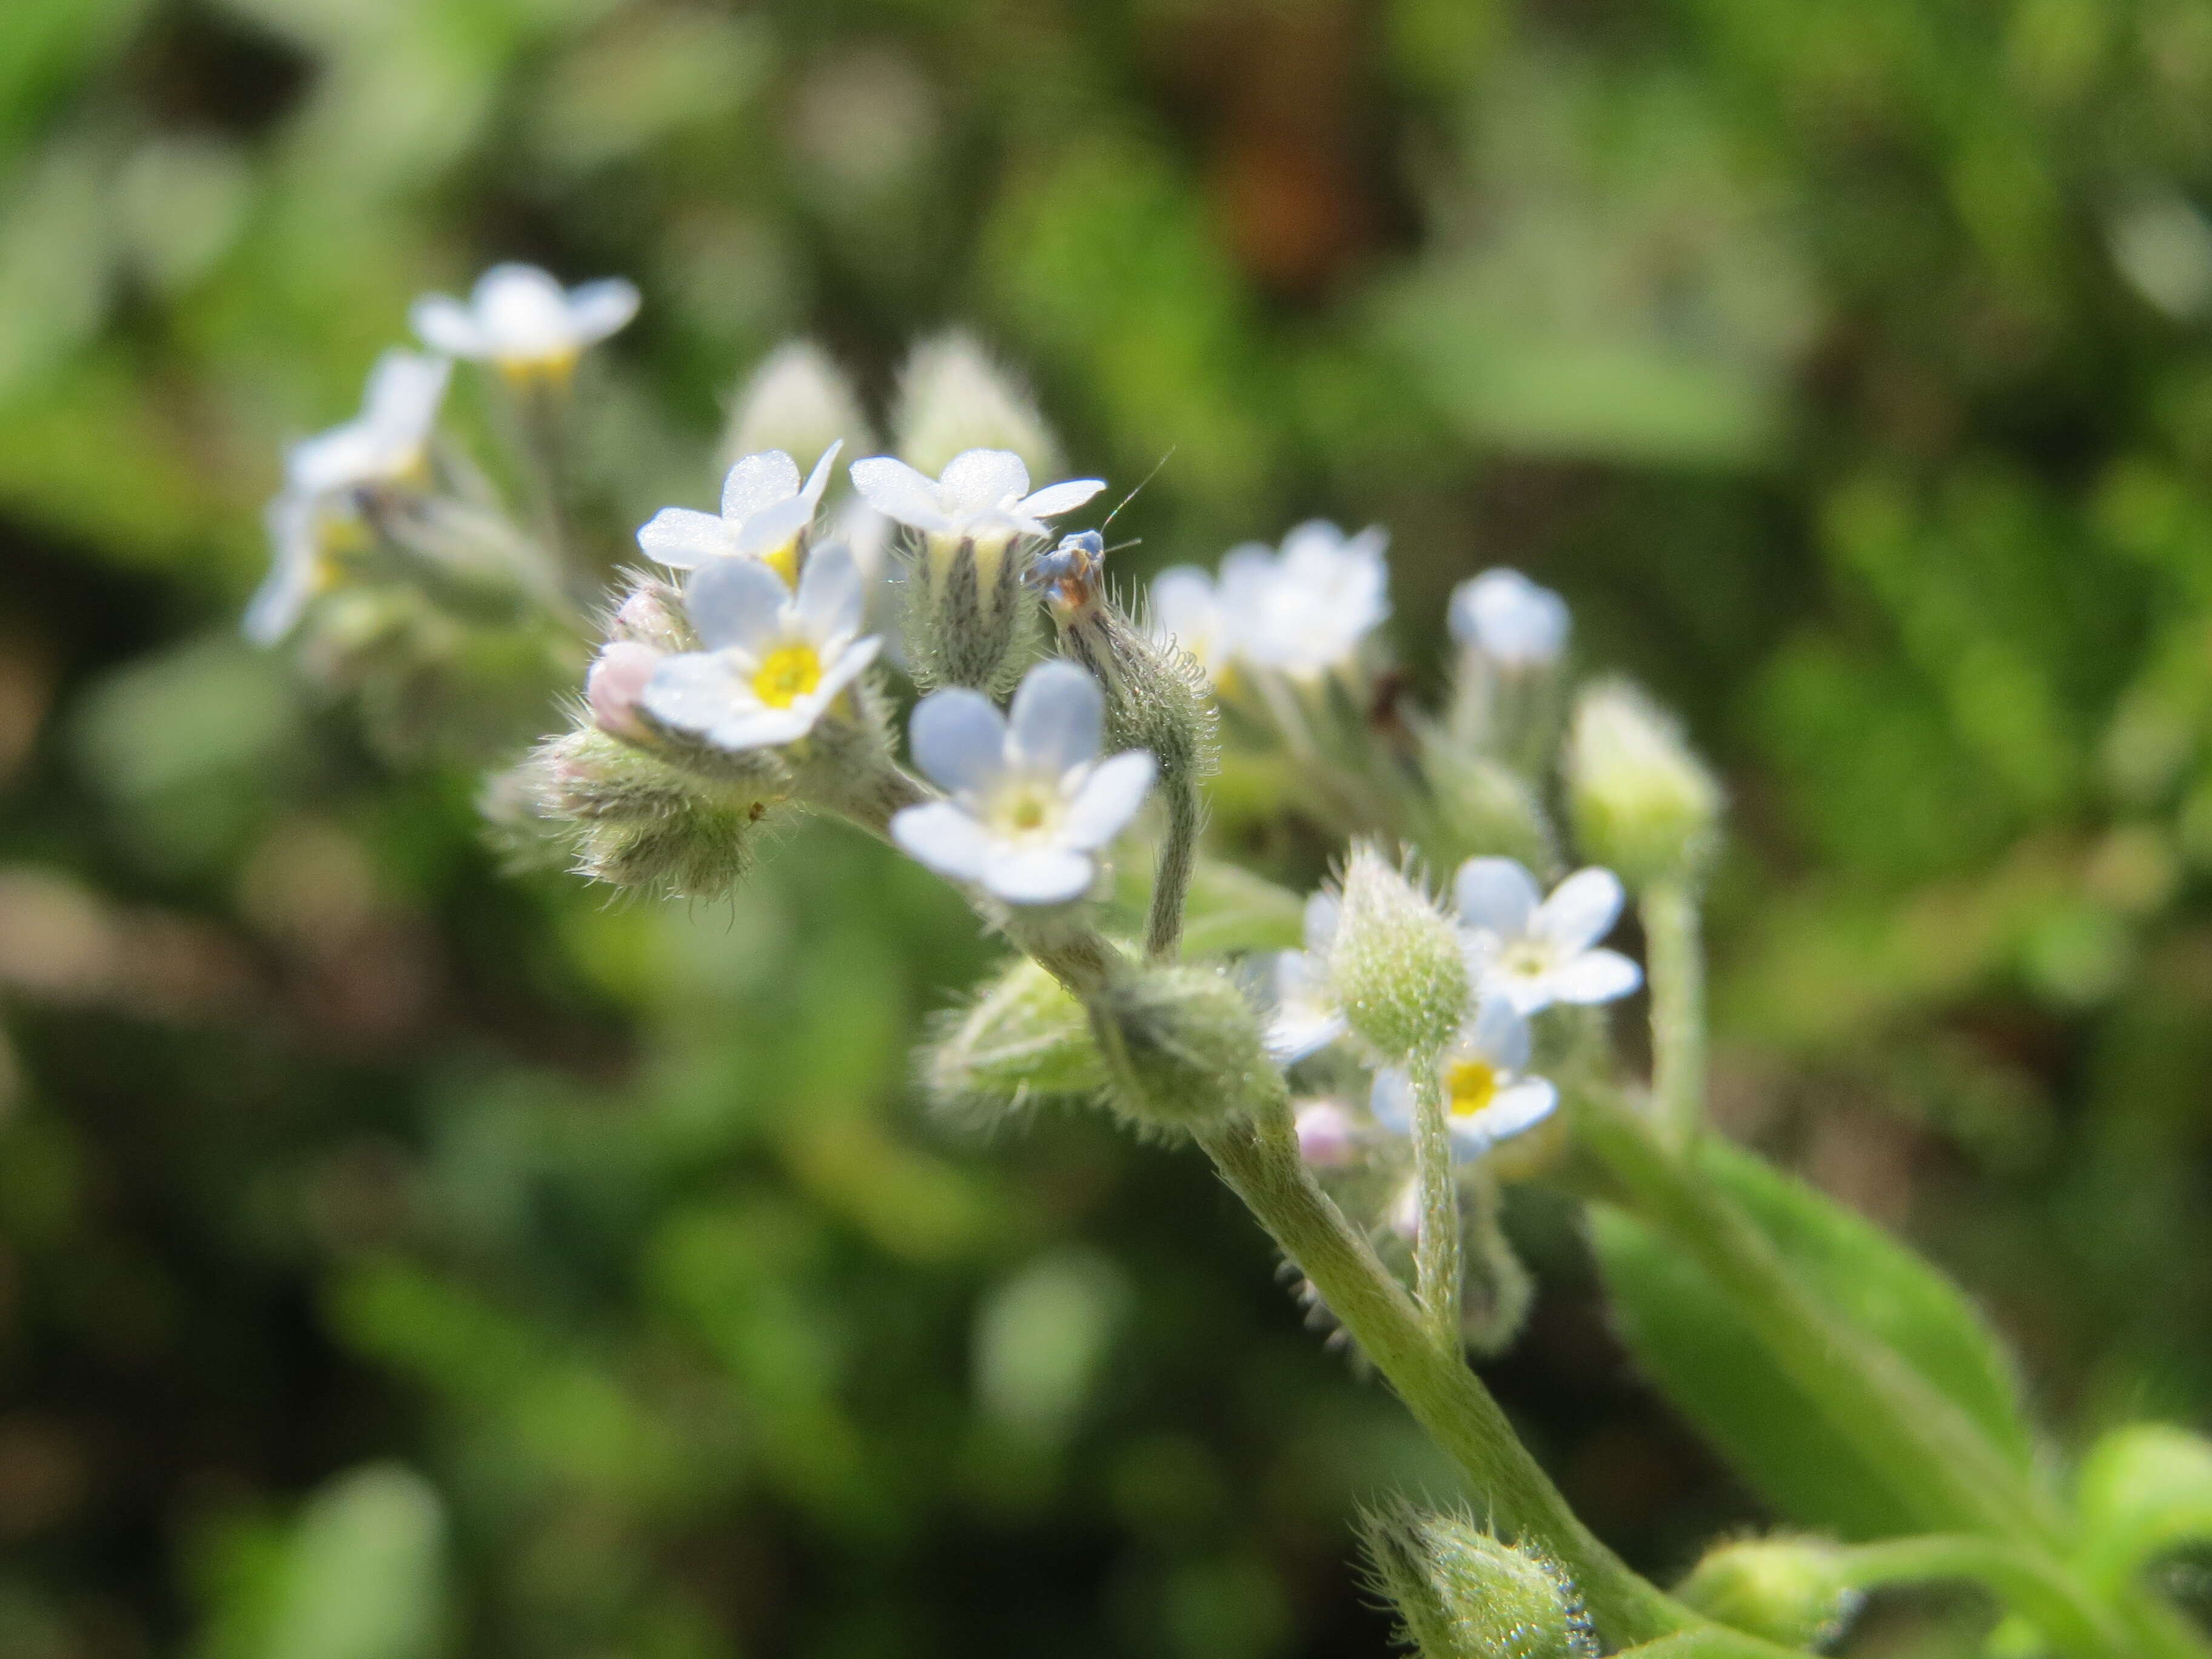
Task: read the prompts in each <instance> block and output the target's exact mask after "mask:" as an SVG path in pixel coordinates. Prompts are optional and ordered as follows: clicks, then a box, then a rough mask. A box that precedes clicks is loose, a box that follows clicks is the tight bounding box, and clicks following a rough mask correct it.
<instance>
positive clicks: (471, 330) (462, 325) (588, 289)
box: [408, 264, 638, 376]
mask: <svg viewBox="0 0 2212 1659" xmlns="http://www.w3.org/2000/svg"><path fill="white" fill-rule="evenodd" d="M637 304H638V295H637V289H636V288H635V285H633V284H632V283H627V282H625V281H623V279H622V278H621V277H619V276H610V277H608V278H606V279H605V280H604V281H602V282H597V283H585V284H584V285H583V286H582V287H580V288H574V289H564V288H562V286H561V284H560V283H558V282H557V281H556V280H555V279H554V278H553V277H552V276H550V274H549V273H547V272H545V271H543V270H538V267H537V266H535V265H524V264H501V265H494V266H493V267H492V268H491V269H490V270H487V271H486V272H484V274H483V276H480V277H478V278H477V285H476V288H475V289H474V290H473V291H472V292H471V294H470V295H469V297H468V299H467V300H465V301H461V300H456V299H454V298H453V297H452V296H451V295H445V294H426V295H423V296H422V298H421V299H419V300H417V301H416V302H415V304H414V307H413V308H412V309H411V310H410V312H409V313H408V319H409V320H410V321H411V322H412V323H413V324H414V325H415V331H416V333H417V334H419V335H421V336H422V339H423V341H424V343H426V344H428V345H429V346H431V347H432V348H434V349H436V350H439V351H443V352H447V353H449V354H450V355H452V356H455V357H470V358H474V359H477V360H478V361H480V362H489V363H494V364H496V365H497V366H498V367H499V368H501V369H504V370H505V371H506V372H507V373H508V374H550V375H556V376H557V375H561V374H566V373H567V372H568V370H569V369H571V368H574V366H575V362H576V359H577V358H578V357H579V356H581V355H582V354H583V352H584V349H585V348H586V347H587V346H592V345H596V344H598V343H599V342H600V341H601V340H604V339H605V338H606V337H607V336H609V335H610V334H612V333H614V332H616V331H617V330H619V329H621V328H623V326H625V325H627V324H628V323H629V319H631V318H633V317H635V316H636V315H637Z"/></svg>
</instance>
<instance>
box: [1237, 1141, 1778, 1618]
mask: <svg viewBox="0 0 2212 1659" xmlns="http://www.w3.org/2000/svg"><path fill="white" fill-rule="evenodd" d="M1195 1136H1196V1139H1197V1140H1198V1143H1199V1145H1200V1146H1202V1147H1203V1148H1204V1149H1205V1151H1206V1155H1207V1156H1208V1157H1209V1158H1212V1160H1213V1164H1214V1167H1215V1168H1216V1169H1217V1170H1219V1171H1220V1172H1221V1176H1222V1178H1223V1179H1224V1180H1225V1181H1226V1182H1228V1183H1229V1186H1230V1188H1231V1189H1232V1190H1233V1191H1234V1192H1235V1193H1236V1194H1237V1196H1238V1197H1239V1198H1241V1199H1242V1200H1243V1201H1244V1203H1245V1205H1246V1206H1248V1207H1249V1209H1250V1210H1251V1212H1252V1213H1253V1214H1254V1215H1255V1216H1256V1217H1257V1218H1259V1220H1260V1223H1261V1225H1262V1226H1264V1227H1266V1228H1267V1231H1268V1232H1269V1233H1270V1234H1271V1235H1273V1237H1274V1240H1275V1242H1276V1243H1278V1244H1279V1245H1280V1246H1281V1247H1282V1249H1283V1251H1284V1253H1285V1255H1288V1256H1289V1257H1290V1259H1291V1261H1292V1262H1294V1263H1295V1264H1296V1265H1297V1269H1298V1271H1299V1272H1301V1273H1304V1275H1305V1276H1306V1278H1307V1279H1310V1281H1311V1282H1312V1284H1313V1286H1314V1288H1315V1289H1316V1291H1319V1292H1320V1293H1321V1296H1322V1300H1323V1301H1325V1302H1326V1303H1327V1304H1328V1308H1329V1311H1330V1312H1332V1313H1333V1314H1334V1315H1335V1316H1336V1317H1337V1318H1338V1319H1340V1320H1341V1321H1342V1322H1344V1327H1345V1328H1346V1330H1347V1331H1349V1332H1350V1333H1351V1334H1352V1337H1353V1338H1354V1340H1357V1341H1358V1344H1359V1346H1360V1349H1361V1351H1362V1352H1364V1353H1365V1354H1366V1356H1367V1357H1368V1358H1369V1359H1370V1360H1371V1361H1373V1362H1374V1364H1375V1365H1376V1369H1377V1370H1381V1371H1382V1373H1383V1376H1385V1377H1387V1378H1389V1382H1390V1385H1391V1387H1392V1388H1394V1389H1396V1390H1397V1393H1398V1395H1399V1397H1400V1398H1401V1400H1403V1401H1405V1402H1406V1405H1407V1409H1408V1410H1410V1411H1411V1412H1412V1413H1413V1416H1414V1418H1415V1419H1416V1420H1418V1421H1419V1423H1420V1425H1421V1426H1422V1427H1423V1428H1424V1429H1425V1430H1426V1431H1428V1433H1429V1435H1430V1437H1431V1438H1432V1439H1434V1440H1435V1441H1436V1443H1437V1444H1438V1445H1439V1446H1441V1447H1442V1448H1443V1449H1444V1451H1445V1452H1446V1453H1447V1454H1448V1455H1449V1456H1450V1457H1451V1459H1452V1461H1453V1462H1455V1463H1456V1464H1457V1465H1458V1466H1459V1468H1460V1469H1461V1471H1462V1473H1463V1474H1465V1475H1466V1477H1467V1479H1468V1482H1469V1484H1470V1485H1471V1486H1473V1487H1474V1490H1475V1492H1477V1494H1478V1495H1479V1497H1480V1500H1481V1502H1482V1503H1483V1504H1485V1505H1486V1507H1487V1509H1488V1510H1489V1512H1490V1514H1491V1515H1492V1516H1494V1517H1495V1520H1496V1523H1497V1525H1498V1527H1499V1528H1501V1529H1503V1530H1505V1531H1507V1532H1510V1533H1511V1534H1513V1535H1515V1536H1516V1537H1517V1538H1520V1539H1522V1540H1523V1541H1527V1542H1528V1543H1531V1544H1534V1545H1537V1546H1539V1547H1541V1548H1543V1549H1545V1550H1547V1551H1548V1552H1550V1553H1551V1554H1552V1556H1553V1558H1554V1559H1556V1560H1557V1561H1558V1562H1559V1565H1560V1566H1561V1567H1562V1568H1563V1569H1564V1570H1565V1572H1566V1573H1567V1575H1568V1576H1569V1577H1571V1578H1572V1579H1573V1581H1574V1583H1575V1584H1576V1586H1577V1589H1580V1591H1581V1592H1582V1595H1583V1600H1584V1601H1585V1602H1586V1603H1587V1605H1588V1606H1589V1611H1590V1616H1591V1617H1592V1619H1594V1620H1595V1621H1596V1623H1597V1626H1598V1628H1599V1629H1600V1630H1601V1632H1603V1633H1604V1634H1605V1636H1606V1638H1607V1639H1608V1640H1609V1641H1612V1642H1614V1643H1631V1642H1640V1641H1649V1640H1650V1639H1652V1638H1655V1637H1658V1636H1662V1635H1665V1634H1667V1633H1668V1632H1672V1631H1677V1630H1686V1629H1691V1628H1694V1627H1696V1626H1699V1623H1700V1620H1699V1617H1698V1615H1697V1614H1696V1613H1692V1612H1691V1611H1690V1610H1689V1609H1688V1608H1687V1607H1683V1606H1682V1605H1681V1604H1680V1602H1677V1601H1674V1600H1673V1599H1672V1598H1671V1597H1669V1596H1668V1595H1665V1594H1664V1593H1662V1591H1660V1590H1659V1589H1656V1588H1655V1587H1654V1586H1653V1585H1651V1584H1650V1583H1647V1582H1646V1581H1644V1579H1642V1578H1640V1577H1638V1576H1637V1575H1636V1574H1635V1573H1634V1572H1632V1571H1630V1570H1629V1569H1628V1567H1627V1565H1626V1564H1625V1563H1623V1562H1622V1561H1621V1559H1620V1557H1619V1556H1617V1555H1615V1554H1614V1553H1613V1552H1612V1551H1611V1550H1609V1549H1607V1547H1605V1545H1604V1544H1602V1543H1601V1542H1600V1541H1598V1539H1597V1538H1596V1537H1595V1535H1594V1534H1592V1533H1591V1532H1590V1530H1589V1528H1587V1527H1585V1526H1583V1523H1582V1522H1581V1521H1580V1520H1579V1519H1577V1516H1576V1515H1575V1513H1574V1511H1573V1510H1571V1509H1570V1508H1569V1507H1568V1505H1567V1501H1566V1499H1565V1498H1562V1497H1561V1496H1560V1495H1559V1488H1558V1487H1556V1486H1553V1484H1552V1482H1551V1480H1549V1479H1548V1478H1547V1476H1546V1475H1545V1474H1544V1472H1543V1470H1542V1469H1541V1468H1539V1467H1538V1465H1537V1463H1536V1460H1535V1459H1534V1457H1532V1456H1530V1455H1529V1454H1528V1448H1527V1447H1525V1446H1523V1445H1522V1443H1521V1442H1520V1439H1519V1437H1517V1436H1516V1435H1515V1434H1514V1432H1513V1428H1512V1425H1510V1423H1508V1422H1507V1421H1506V1419H1505V1413H1504V1412H1502V1411H1500V1410H1499V1409H1498V1402H1497V1401H1495V1400H1493V1399H1492V1398H1491V1395H1490V1391H1489V1389H1486V1388H1485V1387H1484V1386H1483V1385H1482V1381H1481V1379H1480V1377H1478V1376H1475V1374H1474V1372H1473V1371H1472V1370H1469V1369H1468V1366H1467V1364H1466V1362H1465V1360H1464V1359H1463V1358H1462V1356H1461V1355H1460V1353H1459V1352H1458V1351H1457V1349H1456V1347H1455V1348H1454V1349H1453V1350H1452V1351H1450V1352H1446V1351H1445V1350H1444V1349H1443V1348H1442V1347H1440V1346H1438V1345H1437V1342H1436V1340H1434V1337H1433V1334H1432V1333H1431V1330H1430V1329H1429V1328H1428V1327H1427V1325H1426V1323H1425V1322H1424V1320H1423V1318H1422V1316H1421V1313H1420V1310H1419V1309H1418V1308H1416V1307H1415V1305H1414V1304H1413V1298H1412V1297H1408V1296H1407V1294H1406V1291H1405V1290H1404V1288H1403V1287H1402V1286H1401V1285H1400V1284H1399V1283H1398V1281H1397V1280H1396V1279H1394V1278H1392V1277H1391V1275H1390V1273H1389V1270H1388V1269H1386V1268H1385V1267H1383V1264H1382V1262H1381V1261H1379V1260H1377V1259H1376V1255H1375V1252H1374V1250H1373V1249H1371V1248H1370V1246H1369V1245H1368V1243H1367V1241H1366V1240H1365V1239H1364V1238H1363V1237H1361V1236H1360V1235H1359V1234H1358V1232H1356V1231H1353V1229H1352V1225H1351V1224H1350V1223H1348V1222H1347V1221H1346V1219H1345V1218H1344V1214H1343V1212H1341V1211H1340V1210H1339V1209H1338V1208H1337V1207H1336V1206H1335V1204H1334V1202H1333V1201H1332V1200H1330V1199H1329V1197H1328V1194H1326V1193H1324V1192H1322V1189H1321V1188H1320V1186H1319V1185H1318V1184H1316V1182H1315V1180H1314V1178H1313V1176H1312V1174H1311V1172H1310V1170H1307V1168H1306V1166H1305V1164H1304V1161H1303V1160H1301V1159H1300V1158H1299V1157H1298V1151H1297V1137H1296V1135H1295V1133H1294V1132H1293V1131H1292V1129H1291V1121H1290V1115H1289V1113H1288V1111H1287V1110H1284V1111H1280V1112H1278V1113H1274V1114H1270V1115H1266V1116H1263V1117H1261V1118H1258V1119H1255V1120H1253V1121H1245V1122H1237V1123H1229V1124H1218V1125H1209V1126H1207V1127H1202V1128H1200V1129H1198V1130H1197V1131H1195ZM1712 1651H1713V1652H1714V1654H1715V1655H1716V1656H1720V1655H1722V1654H1723V1653H1726V1654H1728V1655H1729V1656H1731V1659H1733V1656H1735V1655H1738V1654H1741V1655H1742V1656H1745V1659H1751V1656H1754V1655H1757V1656H1774V1655H1778V1654H1780V1653H1781V1652H1782V1651H1783V1650H1781V1649H1779V1648H1775V1647H1772V1646H1771V1645H1769V1644H1764V1643H1753V1644H1751V1645H1749V1646H1739V1647H1735V1648H1732V1649H1727V1650H1723V1649H1715V1650H1712Z"/></svg>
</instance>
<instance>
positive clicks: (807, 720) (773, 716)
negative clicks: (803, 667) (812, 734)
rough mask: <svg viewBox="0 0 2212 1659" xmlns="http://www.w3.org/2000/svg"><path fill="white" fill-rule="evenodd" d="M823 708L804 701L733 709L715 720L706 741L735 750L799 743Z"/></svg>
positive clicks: (778, 746) (720, 747) (722, 747)
mask: <svg viewBox="0 0 2212 1659" xmlns="http://www.w3.org/2000/svg"><path fill="white" fill-rule="evenodd" d="M819 712H820V711H819V710H818V709H817V708H814V707H813V706H812V705H811V704H810V703H808V702H805V701H803V700H802V701H801V702H794V703H793V704H792V705H791V707H790V708H767V707H765V706H763V705H762V704H760V703H754V704H752V705H750V707H747V708H737V709H733V710H732V712H731V713H730V714H726V715H725V716H724V717H723V718H722V719H721V720H719V721H717V722H716V723H715V726H714V730H712V731H711V732H708V733H707V741H708V742H709V743H711V744H714V747H715V748H717V749H727V750H731V751H732V752H733V753H734V752H737V751H738V750H746V749H776V748H781V746H782V745H783V744H787V743H796V742H798V741H799V738H803V737H805V735H806V734H807V732H809V731H811V730H812V729H813V726H814V717H815V715H816V714H817V713H819Z"/></svg>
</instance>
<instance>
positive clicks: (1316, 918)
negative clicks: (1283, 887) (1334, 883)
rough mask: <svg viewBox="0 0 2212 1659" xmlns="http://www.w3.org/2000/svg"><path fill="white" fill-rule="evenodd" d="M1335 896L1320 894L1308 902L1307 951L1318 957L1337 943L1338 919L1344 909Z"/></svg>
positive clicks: (1306, 918) (1306, 924)
mask: <svg viewBox="0 0 2212 1659" xmlns="http://www.w3.org/2000/svg"><path fill="white" fill-rule="evenodd" d="M1342 908H1344V907H1343V905H1342V904H1341V903H1340V902H1339V901H1338V899H1337V896H1336V895H1335V894H1334V893H1331V892H1326V891H1324V892H1319V893H1316V894H1314V895H1313V896H1311V897H1310V898H1309V899H1307V900H1306V909H1305V941H1306V949H1307V950H1309V951H1312V952H1314V953H1315V954H1316V956H1318V955H1321V954H1322V953H1323V952H1325V951H1328V947H1329V946H1330V945H1334V944H1335V943H1336V919H1337V915H1338V912H1340V910H1341V909H1342Z"/></svg>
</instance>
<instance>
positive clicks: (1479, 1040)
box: [1453, 992, 1528, 1072]
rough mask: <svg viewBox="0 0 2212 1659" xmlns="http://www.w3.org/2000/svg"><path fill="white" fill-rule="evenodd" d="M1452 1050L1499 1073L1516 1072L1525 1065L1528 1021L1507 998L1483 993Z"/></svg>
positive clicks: (1526, 1060)
mask: <svg viewBox="0 0 2212 1659" xmlns="http://www.w3.org/2000/svg"><path fill="white" fill-rule="evenodd" d="M1453 1047H1454V1048H1455V1049H1457V1050H1463V1051H1467V1052H1470V1053H1472V1054H1473V1055H1474V1057H1475V1058H1476V1059H1478V1060H1486V1061H1488V1062H1489V1063H1490V1064H1491V1065H1492V1066H1496V1067H1497V1068H1498V1070H1499V1071H1501V1072H1517V1071H1519V1070H1520V1069H1521V1068H1522V1066H1526V1065H1527V1064H1528V1021H1527V1020H1526V1019H1524V1018H1522V1015H1521V1012H1520V1010H1519V1009H1517V1008H1516V1007H1515V1006H1513V1003H1512V1000H1511V999H1510V998H1508V997H1504V996H1499V995H1498V994H1494V993H1490V992H1486V993H1485V994H1483V997H1482V999H1481V1000H1480V1003H1478V1004H1477V1005H1476V1007H1475V1011H1474V1018H1473V1019H1471V1020H1469V1021H1468V1024H1467V1025H1466V1027H1465V1028H1464V1029H1463V1030H1462V1031H1461V1033H1460V1035H1459V1038H1458V1040H1457V1041H1456V1042H1455V1043H1454V1044H1453Z"/></svg>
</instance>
